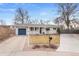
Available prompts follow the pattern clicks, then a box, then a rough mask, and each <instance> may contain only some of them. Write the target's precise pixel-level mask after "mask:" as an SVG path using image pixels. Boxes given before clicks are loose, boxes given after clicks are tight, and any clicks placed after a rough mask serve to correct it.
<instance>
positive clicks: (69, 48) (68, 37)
mask: <svg viewBox="0 0 79 59" xmlns="http://www.w3.org/2000/svg"><path fill="white" fill-rule="evenodd" d="M26 42H27V37H26V36H15V37H11V38H9V39H7V40H6V41H4V42H2V43H1V44H0V55H2V56H5V55H7V56H11V55H14V56H17V55H19V56H25V55H26V56H27V55H33V56H35V55H36V56H41V55H43V56H49V55H50V56H52V55H55V56H56V55H74V56H75V55H79V34H61V36H60V47H59V48H58V49H57V51H55V52H54V51H35V50H34V51H23V48H24V46H25V44H26Z"/></svg>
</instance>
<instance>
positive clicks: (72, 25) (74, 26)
mask: <svg viewBox="0 0 79 59" xmlns="http://www.w3.org/2000/svg"><path fill="white" fill-rule="evenodd" d="M59 25H60V26H61V27H62V29H67V26H66V24H65V21H63V22H61V23H59ZM69 29H75V30H76V29H78V30H79V21H75V20H71V21H70V25H69Z"/></svg>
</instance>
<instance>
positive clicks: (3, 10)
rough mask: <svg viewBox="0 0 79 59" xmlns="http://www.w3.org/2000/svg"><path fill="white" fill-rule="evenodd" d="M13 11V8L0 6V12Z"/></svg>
mask: <svg viewBox="0 0 79 59" xmlns="http://www.w3.org/2000/svg"><path fill="white" fill-rule="evenodd" d="M13 11H15V9H4V8H0V12H13Z"/></svg>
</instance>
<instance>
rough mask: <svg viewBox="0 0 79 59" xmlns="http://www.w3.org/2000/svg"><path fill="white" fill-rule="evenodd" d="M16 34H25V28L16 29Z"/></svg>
mask: <svg viewBox="0 0 79 59" xmlns="http://www.w3.org/2000/svg"><path fill="white" fill-rule="evenodd" d="M18 35H26V29H18Z"/></svg>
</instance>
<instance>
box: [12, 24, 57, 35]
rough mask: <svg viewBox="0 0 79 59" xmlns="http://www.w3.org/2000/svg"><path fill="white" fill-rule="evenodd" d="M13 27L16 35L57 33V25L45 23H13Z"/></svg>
mask: <svg viewBox="0 0 79 59" xmlns="http://www.w3.org/2000/svg"><path fill="white" fill-rule="evenodd" d="M11 28H12V29H15V32H16V35H28V34H30V35H44V34H56V33H57V28H58V27H57V25H45V24H23V25H22V24H18V25H12V26H11Z"/></svg>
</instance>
